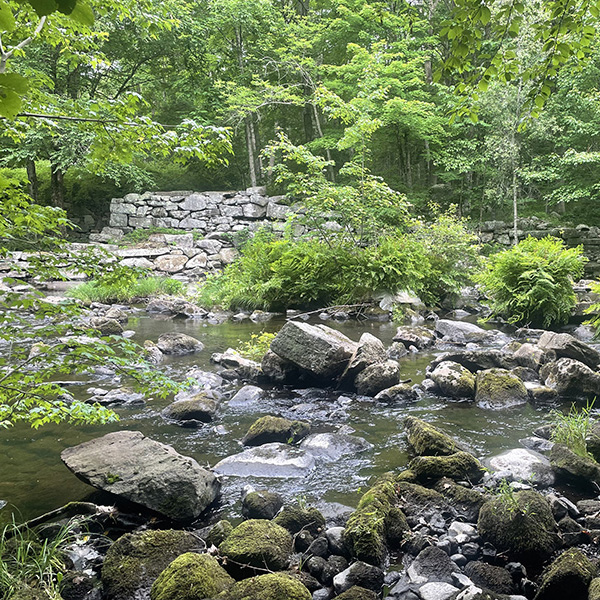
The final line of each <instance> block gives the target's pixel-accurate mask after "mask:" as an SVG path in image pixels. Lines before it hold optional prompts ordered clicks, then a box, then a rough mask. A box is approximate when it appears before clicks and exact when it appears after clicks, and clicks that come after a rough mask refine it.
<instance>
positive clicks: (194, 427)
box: [0, 303, 600, 600]
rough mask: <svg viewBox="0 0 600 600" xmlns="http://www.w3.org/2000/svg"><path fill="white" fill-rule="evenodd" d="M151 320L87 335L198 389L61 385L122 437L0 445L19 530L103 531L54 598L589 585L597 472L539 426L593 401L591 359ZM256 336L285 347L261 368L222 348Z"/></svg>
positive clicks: (410, 339) (537, 346)
mask: <svg viewBox="0 0 600 600" xmlns="http://www.w3.org/2000/svg"><path fill="white" fill-rule="evenodd" d="M165 306H166V305H164V306H163V307H162V308H160V307H158V306H157V304H156V303H155V304H154V305H153V310H154V311H155V312H154V315H153V316H148V315H147V314H146V312H145V311H139V312H137V311H131V310H129V309H128V308H126V307H123V308H122V309H115V307H112V308H110V309H109V308H108V307H102V306H97V307H96V308H95V309H94V310H95V315H94V316H93V318H94V319H95V320H94V321H93V324H94V326H95V327H97V328H98V329H100V330H102V329H104V330H105V332H107V331H108V329H107V328H109V329H110V332H111V333H114V332H115V331H117V329H118V328H117V327H116V326H115V324H114V323H113V321H114V322H117V323H119V322H120V323H121V328H122V329H131V331H132V333H131V335H133V336H134V337H135V338H136V339H138V340H139V341H140V342H144V341H145V340H149V341H150V342H152V343H148V344H146V345H147V347H148V348H150V351H151V356H153V358H154V360H155V361H156V363H157V368H159V369H163V370H165V371H166V372H168V373H169V374H171V375H172V376H173V377H174V378H178V379H179V380H183V379H185V378H190V379H191V380H192V382H193V387H192V388H191V389H188V390H186V391H184V392H180V394H179V395H178V396H177V397H176V398H175V399H171V400H169V401H160V400H153V399H150V398H144V397H141V396H140V395H138V394H135V393H132V392H130V391H129V390H128V389H127V385H126V384H127V382H123V381H119V380H118V378H115V376H114V374H111V373H109V372H103V371H102V369H100V370H99V372H98V374H97V377H96V378H95V379H94V380H92V381H88V380H86V381H71V382H65V387H66V389H68V390H69V391H70V392H71V393H73V395H74V396H76V397H80V398H90V399H91V400H93V401H99V402H101V403H103V404H106V405H109V406H114V407H115V408H116V410H117V411H118V412H119V413H120V415H121V418H122V420H121V422H120V423H119V424H118V425H113V426H110V427H109V428H107V429H106V428H105V429H100V428H91V427H89V428H83V429H81V430H78V431H76V432H75V431H68V432H67V431H65V430H64V429H60V430H54V429H52V428H49V429H47V430H44V431H42V432H40V434H37V433H36V434H33V435H32V434H31V432H29V431H24V430H23V429H15V430H13V431H11V432H8V433H7V434H6V435H5V436H4V438H3V440H2V447H3V452H4V453H5V455H6V456H7V461H6V464H7V465H8V467H7V469H6V470H5V473H4V475H3V481H4V484H3V488H2V491H1V492H0V497H1V498H2V499H3V500H6V501H8V502H9V503H11V504H13V505H17V506H18V507H19V508H20V509H21V510H22V511H23V512H24V514H25V515H26V516H27V517H29V516H34V515H37V514H39V513H41V512H45V511H47V510H50V509H54V508H56V507H57V506H59V505H61V504H65V503H66V502H68V501H73V500H82V499H84V500H87V501H89V502H88V503H85V504H82V505H76V506H75V507H73V506H72V507H71V508H70V509H68V511H67V513H68V512H69V511H70V512H73V511H75V512H78V511H79V512H85V513H87V514H88V517H87V518H88V519H89V522H88V527H89V523H90V522H91V523H92V529H96V530H97V529H102V530H104V531H105V532H107V533H108V535H109V540H110V541H109V542H108V543H107V538H106V537H104V536H103V537H102V538H101V539H100V538H98V539H96V538H95V537H94V536H92V537H91V538H90V540H91V541H88V542H86V544H84V546H85V547H86V548H88V550H90V553H89V554H85V552H82V551H81V548H79V550H78V554H77V556H78V557H79V558H78V560H77V561H75V560H74V561H73V567H74V569H73V574H72V577H71V578H70V579H69V585H68V586H66V587H65V591H64V593H63V596H64V598H65V599H66V600H69V599H70V598H89V599H92V598H93V599H100V598H122V599H129V598H131V599H133V598H150V597H151V598H152V599H153V600H157V599H159V598H160V599H161V600H169V599H171V598H172V599H173V600H175V599H177V600H179V599H180V598H181V599H186V598H189V599H190V600H191V599H192V598H216V597H219V598H232V599H233V598H251V599H253V598H256V599H257V600H259V599H260V600H262V599H263V598H265V599H269V598H277V599H279V598H281V599H282V600H284V599H286V598H290V599H292V598H310V597H311V596H312V597H313V598H315V599H317V598H319V599H322V600H325V599H328V598H332V597H341V598H347V599H351V598H375V597H383V596H385V597H388V598H396V599H398V600H400V599H402V600H418V599H421V600H438V599H439V600H445V599H446V598H460V599H462V600H466V599H468V598H505V597H508V596H513V597H515V598H516V596H520V597H523V596H524V597H526V598H533V597H537V598H554V597H556V598H558V597H572V598H579V597H581V598H587V594H588V588H589V589H590V594H592V593H593V592H594V589H596V588H598V586H597V585H596V582H594V581H593V579H594V577H595V576H596V569H597V568H596V555H597V547H596V544H597V539H600V522H597V519H598V518H597V513H598V512H600V501H598V500H597V499H596V497H597V494H598V489H599V488H598V485H600V467H598V466H597V465H596V463H595V462H594V461H593V460H592V459H585V458H582V457H578V456H576V455H574V454H572V453H570V451H569V450H568V449H566V448H564V447H562V446H561V445H556V444H553V442H552V441H551V440H550V439H549V438H550V437H551V436H550V434H551V430H550V428H549V427H548V424H549V423H550V417H549V412H550V410H551V409H557V410H565V409H566V408H568V406H570V404H571V402H572V401H574V400H575V401H577V402H580V403H583V404H582V405H584V406H585V400H584V398H588V399H591V398H592V397H593V396H594V395H595V393H596V392H597V390H600V386H599V385H598V380H599V378H600V375H598V364H599V363H600V354H598V351H597V349H596V348H595V347H594V346H593V345H591V344H588V343H586V342H582V341H581V340H579V339H577V338H576V337H574V336H572V335H570V334H567V333H560V334H556V333H551V332H543V331H536V330H519V331H506V330H505V331H499V330H496V329H492V328H486V329H483V328H481V327H479V326H477V325H474V324H473V323H470V322H468V321H464V320H458V319H457V318H456V316H457V315H456V314H454V315H452V317H453V318H449V319H446V318H442V319H436V320H431V321H429V322H426V323H422V324H421V325H419V326H410V327H400V328H398V327H397V326H395V325H393V324H391V323H387V322H378V321H373V320H371V321H363V322H362V323H358V322H354V321H346V322H335V321H331V320H328V321H323V320H322V319H318V318H312V319H311V320H310V321H309V322H306V321H302V320H294V321H283V320H281V319H277V318H274V319H270V316H268V315H264V314H262V315H261V314H255V315H254V316H253V320H250V319H248V318H247V315H246V316H244V315H238V319H239V320H238V322H231V321H227V322H220V323H219V322H218V321H222V319H221V318H220V317H219V316H218V315H206V314H200V313H196V312H195V311H194V310H193V309H192V308H190V307H181V306H180V307H179V309H181V310H180V311H179V312H178V310H179V309H178V310H171V309H169V310H170V312H171V314H165V313H166V312H168V311H167V310H165ZM159 308H160V310H159ZM166 308H167V309H168V306H167V307H166ZM109 311H112V312H109ZM119 311H120V312H119ZM174 313H178V314H182V313H183V314H186V313H189V314H187V315H186V316H190V315H191V317H192V318H188V319H181V318H174V316H175V314H174ZM194 316H195V317H196V318H193V317H194ZM323 316H325V315H323ZM458 316H462V314H459V315H458ZM127 321H129V322H128V323H127ZM265 330H266V331H273V332H279V333H278V335H277V337H276V338H275V339H274V340H273V342H272V343H271V350H270V351H269V352H268V353H267V354H266V355H265V357H264V358H263V359H262V362H261V363H255V362H253V361H249V360H248V359H244V358H242V357H240V356H239V355H238V354H236V353H235V352H234V351H232V350H231V348H233V347H236V346H237V345H238V342H239V340H240V339H242V340H243V339H248V338H249V337H250V335H251V334H252V333H254V332H257V331H265ZM575 333H576V335H577V336H579V337H581V336H582V334H585V331H584V330H581V329H579V330H577V331H575ZM127 335H129V334H127ZM67 383H69V384H70V385H67ZM172 400H174V401H172ZM111 430H112V431H111ZM592 434H594V431H592ZM32 438H34V439H32ZM596 445H598V447H600V443H597V442H596V438H595V435H592V437H591V439H590V444H589V446H588V447H589V449H590V451H591V452H592V454H594V453H595V448H596ZM61 453H62V458H63V461H64V463H65V464H66V465H67V466H68V467H69V468H70V469H71V470H72V471H73V472H74V473H76V474H77V476H78V477H79V478H80V479H81V480H83V481H85V482H87V483H82V482H81V481H79V480H78V479H77V478H76V477H75V476H74V475H72V474H70V473H69V471H68V470H67V468H66V467H65V466H64V465H63V464H62V463H61V462H60V459H59V456H60V455H61ZM599 457H600V455H599ZM87 484H91V485H92V486H94V488H96V489H97V490H99V491H97V492H95V493H94V495H91V496H89V493H90V492H91V491H92V489H93V488H91V487H89V485H87ZM90 502H91V503H90ZM77 506H79V508H77ZM103 506H109V508H99V507H103ZM10 507H11V505H10V504H9V505H7V506H5V507H4V508H3V509H1V510H0V515H6V514H8V511H10ZM60 516H62V517H65V516H66V515H65V514H61V515H60ZM91 550H94V552H91ZM80 555H81V556H83V558H81V556H80ZM86 557H87V558H86ZM590 585H591V587H590ZM567 592H568V594H570V595H567V596H565V594H566V593H567ZM590 597H594V598H595V597H597V596H592V595H590Z"/></svg>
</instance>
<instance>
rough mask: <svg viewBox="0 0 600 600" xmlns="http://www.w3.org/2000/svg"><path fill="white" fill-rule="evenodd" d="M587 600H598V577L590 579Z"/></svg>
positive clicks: (599, 582) (599, 581)
mask: <svg viewBox="0 0 600 600" xmlns="http://www.w3.org/2000/svg"><path fill="white" fill-rule="evenodd" d="M588 600H600V577H596V578H595V579H592V582H591V583H590V587H589V590H588Z"/></svg>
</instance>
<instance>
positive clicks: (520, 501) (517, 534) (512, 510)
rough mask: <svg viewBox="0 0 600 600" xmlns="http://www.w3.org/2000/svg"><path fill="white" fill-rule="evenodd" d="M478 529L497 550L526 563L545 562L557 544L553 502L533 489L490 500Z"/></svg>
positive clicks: (480, 514) (484, 508)
mask: <svg viewBox="0 0 600 600" xmlns="http://www.w3.org/2000/svg"><path fill="white" fill-rule="evenodd" d="M477 529H478V531H479V534H480V535H481V537H482V538H483V539H484V540H485V541H486V542H490V543H491V544H493V545H494V546H495V547H496V549H497V550H499V551H501V552H507V553H508V555H509V557H510V558H512V559H516V560H520V561H522V562H526V563H534V564H536V563H540V562H543V561H544V560H546V559H547V558H548V557H549V556H550V555H551V554H552V552H554V550H555V549H556V548H557V547H558V537H557V535H556V533H555V529H556V522H555V520H554V517H553V515H552V510H551V509H550V505H549V504H548V502H547V501H546V499H545V498H544V497H543V496H542V495H541V494H538V493H537V492H534V491H532V490H525V491H522V492H516V493H514V494H512V496H511V497H510V498H504V497H496V498H493V499H492V500H488V501H487V502H486V503H485V504H484V505H483V506H482V507H481V510H480V512H479V520H478V522H477Z"/></svg>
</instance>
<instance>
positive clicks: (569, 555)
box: [535, 548, 596, 600]
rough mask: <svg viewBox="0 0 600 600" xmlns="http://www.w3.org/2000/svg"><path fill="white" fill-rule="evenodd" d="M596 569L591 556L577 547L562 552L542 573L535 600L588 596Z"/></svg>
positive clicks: (559, 599)
mask: <svg viewBox="0 0 600 600" xmlns="http://www.w3.org/2000/svg"><path fill="white" fill-rule="evenodd" d="M595 574H596V569H595V567H594V565H593V564H592V563H591V562H590V560H589V558H587V556H585V554H583V552H581V550H577V549H575V548H573V549H571V550H567V551H566V552H564V553H563V554H561V555H560V556H559V557H558V558H557V559H556V560H555V561H554V562H553V563H552V564H551V565H550V567H549V568H548V570H547V571H546V572H545V573H544V574H543V575H542V582H541V585H540V589H539V590H538V593H537V594H536V596H535V600H563V599H564V598H587V594H588V587H589V585H590V582H591V581H592V579H593V577H594V575H595Z"/></svg>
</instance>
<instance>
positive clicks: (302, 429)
mask: <svg viewBox="0 0 600 600" xmlns="http://www.w3.org/2000/svg"><path fill="white" fill-rule="evenodd" d="M309 433H310V425H309V424H308V423H305V422H304V421H290V420H289V419H284V418H282V417H273V416H271V415H267V416H266V417H261V418H260V419H257V420H256V421H254V423H252V425H251V426H250V429H248V432H247V433H246V435H245V436H244V438H243V439H242V443H243V444H244V445H245V446H261V445H262V444H269V443H271V442H281V443H283V444H293V443H294V442H297V441H299V440H301V439H302V438H305V437H306V436H307V435H308V434H309Z"/></svg>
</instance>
